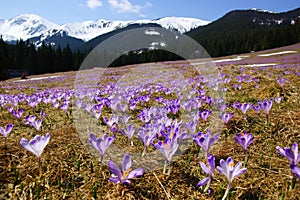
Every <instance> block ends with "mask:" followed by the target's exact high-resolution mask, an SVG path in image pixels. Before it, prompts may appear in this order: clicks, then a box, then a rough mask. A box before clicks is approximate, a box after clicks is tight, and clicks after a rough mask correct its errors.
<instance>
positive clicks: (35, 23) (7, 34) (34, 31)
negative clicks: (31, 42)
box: [0, 14, 57, 41]
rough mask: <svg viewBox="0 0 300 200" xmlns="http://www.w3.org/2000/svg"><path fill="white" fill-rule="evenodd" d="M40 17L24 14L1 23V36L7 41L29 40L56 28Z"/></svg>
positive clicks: (53, 24)
mask: <svg viewBox="0 0 300 200" xmlns="http://www.w3.org/2000/svg"><path fill="white" fill-rule="evenodd" d="M56 26H57V24H55V23H52V22H50V21H48V20H46V19H44V18H42V17H40V16H38V15H34V14H24V15H19V16H17V17H12V18H9V19H6V20H1V21H0V35H2V38H3V39H4V40H5V41H16V40H19V39H23V40H27V39H29V38H32V37H36V36H39V35H41V34H42V33H44V32H46V31H47V30H49V29H51V28H54V27H56Z"/></svg>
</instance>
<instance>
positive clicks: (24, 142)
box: [20, 138, 38, 156]
mask: <svg viewBox="0 0 300 200" xmlns="http://www.w3.org/2000/svg"><path fill="white" fill-rule="evenodd" d="M20 144H21V146H22V147H23V148H24V149H26V150H28V151H30V152H31V153H33V154H35V155H36V153H35V151H34V149H33V148H32V147H31V145H30V144H29V142H28V140H27V139H25V138H22V139H21V141H20ZM36 156H38V155H36Z"/></svg>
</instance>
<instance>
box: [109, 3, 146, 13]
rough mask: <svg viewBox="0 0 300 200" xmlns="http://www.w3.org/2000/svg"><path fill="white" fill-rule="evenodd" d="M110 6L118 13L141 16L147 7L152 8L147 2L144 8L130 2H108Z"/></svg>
mask: <svg viewBox="0 0 300 200" xmlns="http://www.w3.org/2000/svg"><path fill="white" fill-rule="evenodd" d="M108 3H109V4H110V6H111V7H112V8H114V9H116V10H117V12H118V13H136V14H139V15H140V16H144V15H142V14H141V10H142V9H144V8H147V7H151V6H152V5H151V3H149V2H147V3H146V4H145V5H144V6H141V5H133V4H132V3H131V2H130V1H129V0H108Z"/></svg>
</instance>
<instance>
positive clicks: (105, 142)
mask: <svg viewBox="0 0 300 200" xmlns="http://www.w3.org/2000/svg"><path fill="white" fill-rule="evenodd" d="M114 139H115V135H113V136H111V137H109V136H108V135H106V134H104V135H103V136H102V138H96V136H95V135H94V134H93V133H91V134H90V138H89V142H90V143H91V145H92V146H93V147H94V148H95V149H96V150H97V151H98V152H99V154H100V162H101V164H103V160H104V155H105V152H106V149H107V148H108V147H109V146H110V145H111V143H112V142H113V141H114Z"/></svg>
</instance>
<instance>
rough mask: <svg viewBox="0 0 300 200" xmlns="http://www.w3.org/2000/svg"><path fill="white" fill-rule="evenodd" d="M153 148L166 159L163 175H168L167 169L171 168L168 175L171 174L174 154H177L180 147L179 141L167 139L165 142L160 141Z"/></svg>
mask: <svg viewBox="0 0 300 200" xmlns="http://www.w3.org/2000/svg"><path fill="white" fill-rule="evenodd" d="M153 146H154V147H155V148H156V149H157V150H158V151H160V152H161V153H162V155H163V156H164V157H165V165H164V170H163V173H164V174H165V173H166V167H167V165H168V166H169V169H168V173H167V174H168V175H170V173H171V160H172V157H173V156H174V154H175V153H176V151H177V149H178V147H179V145H178V142H177V140H175V139H172V138H166V139H165V140H164V141H161V140H159V141H158V143H156V144H153Z"/></svg>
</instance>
